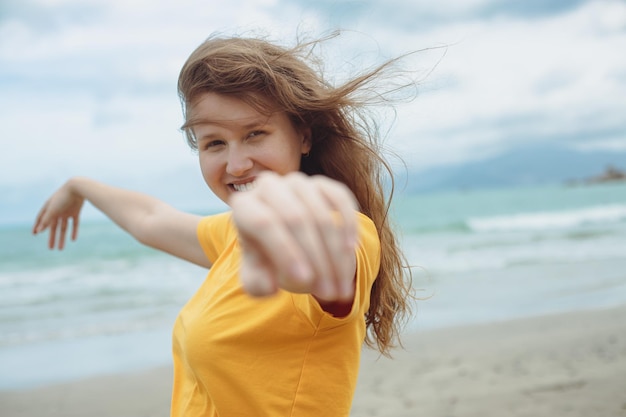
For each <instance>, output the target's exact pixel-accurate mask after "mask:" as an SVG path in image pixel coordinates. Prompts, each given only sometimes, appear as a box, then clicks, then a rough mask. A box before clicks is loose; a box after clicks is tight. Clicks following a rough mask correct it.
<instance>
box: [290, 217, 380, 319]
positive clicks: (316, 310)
mask: <svg viewBox="0 0 626 417" xmlns="http://www.w3.org/2000/svg"><path fill="white" fill-rule="evenodd" d="M358 216H359V244H358V246H357V248H356V282H355V284H356V285H355V293H354V301H353V303H352V309H351V310H350V313H349V314H348V315H347V316H345V317H340V318H337V317H333V316H332V315H330V314H329V313H327V312H325V311H324V310H323V309H322V307H321V306H320V305H319V303H318V302H317V300H316V299H315V298H314V297H313V296H312V295H310V294H292V296H293V299H294V304H295V305H296V308H297V309H298V310H300V312H301V313H302V314H303V315H304V316H305V317H306V319H307V320H310V321H311V324H312V325H313V326H315V327H320V328H327V327H334V326H338V325H341V324H343V323H345V322H347V321H350V320H353V319H354V318H357V317H360V318H362V317H363V315H364V314H365V312H366V311H367V310H368V309H369V304H370V292H371V290H372V285H373V284H374V280H375V279H376V276H378V270H379V268H380V240H379V238H378V232H377V230H376V226H374V223H373V222H372V220H371V219H370V218H369V217H367V216H365V215H364V214H362V213H359V215H358Z"/></svg>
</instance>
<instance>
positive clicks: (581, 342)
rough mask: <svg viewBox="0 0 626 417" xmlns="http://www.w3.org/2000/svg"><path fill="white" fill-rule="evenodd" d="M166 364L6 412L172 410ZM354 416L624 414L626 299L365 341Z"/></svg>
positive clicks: (9, 416) (10, 397) (25, 399)
mask: <svg viewBox="0 0 626 417" xmlns="http://www.w3.org/2000/svg"><path fill="white" fill-rule="evenodd" d="M170 374H171V369H170V368H169V367H164V368H158V369H153V370H148V371H144V372H140V373H133V374H117V375H108V376H101V377H97V378H92V379H87V380H82V381H76V382H71V383H65V384H59V385H53V386H46V387H40V388H36V389H31V390H22V391H3V392H0V410H2V413H1V414H2V416H3V417H27V416H28V417H30V416H64V417H72V416H101V417H105V416H111V417H113V416H115V417H148V416H150V417H160V416H167V415H168V407H169V396H170V387H171V385H170V384H171V382H170ZM352 416H354V417H373V416H389V417H403V416H406V417H408V416H411V417H413V416H425V417H453V416H455V417H461V416H462V417H473V416H476V417H478V416H481V417H485V416H494V417H495V416H498V417H501V416H520V417H521V416H528V417H530V416H532V417H542V416H545V417H554V416H559V417H569V416H580V417H583V416H584V417H591V416H593V417H620V416H626V306H622V307H618V308H613V309H608V310H596V311H585V312H574V313H567V314H561V315H552V316H544V317H534V318H525V319H520V320H515V321H507V322H501V323H491V324H483V325H476V326H466V327H462V328H447V329H439V330H430V331H422V332H419V333H413V334H410V335H407V336H406V337H405V349H404V350H398V351H396V352H395V354H394V359H393V360H390V359H387V358H380V357H379V356H378V355H376V354H375V352H373V351H369V350H366V351H365V353H364V355H363V366H362V369H361V375H360V378H359V384H358V387H357V392H356V395H355V399H354V403H353V411H352Z"/></svg>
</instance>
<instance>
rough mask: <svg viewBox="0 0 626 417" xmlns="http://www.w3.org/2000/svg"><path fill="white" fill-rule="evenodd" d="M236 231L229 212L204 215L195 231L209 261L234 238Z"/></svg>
mask: <svg viewBox="0 0 626 417" xmlns="http://www.w3.org/2000/svg"><path fill="white" fill-rule="evenodd" d="M236 233H237V232H236V229H235V227H234V226H233V223H232V215H231V212H225V213H220V214H216V215H213V216H207V217H204V218H203V219H202V220H200V223H199V224H198V229H197V231H196V234H197V236H198V242H200V246H202V250H203V251H204V253H205V254H206V256H207V258H208V259H209V261H211V263H214V262H215V261H216V260H217V258H218V257H219V255H220V254H221V253H222V252H223V251H224V249H225V248H226V245H227V244H228V242H229V241H230V240H231V239H235V238H236Z"/></svg>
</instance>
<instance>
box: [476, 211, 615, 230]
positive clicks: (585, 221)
mask: <svg viewBox="0 0 626 417" xmlns="http://www.w3.org/2000/svg"><path fill="white" fill-rule="evenodd" d="M623 221H626V205H619V204H614V205H606V206H596V207H589V208H584V209H578V210H566V211H554V212H535V213H519V214H513V215H505V216H493V217H479V218H471V219H469V220H468V221H467V225H468V227H469V228H470V229H471V230H472V231H474V232H513V231H536V230H554V229H571V228H575V227H579V226H584V225H590V224H595V225H597V224H611V223H619V222H623Z"/></svg>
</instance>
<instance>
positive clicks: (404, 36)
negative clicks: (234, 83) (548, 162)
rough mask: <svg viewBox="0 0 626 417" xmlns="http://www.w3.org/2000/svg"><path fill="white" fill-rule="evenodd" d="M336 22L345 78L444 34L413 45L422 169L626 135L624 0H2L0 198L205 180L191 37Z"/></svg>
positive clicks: (394, 137) (413, 149)
mask: <svg viewBox="0 0 626 417" xmlns="http://www.w3.org/2000/svg"><path fill="white" fill-rule="evenodd" d="M333 29H343V30H345V33H344V34H343V35H342V36H340V37H339V38H336V39H334V40H333V41H332V42H330V43H329V44H328V46H327V47H326V49H325V50H324V53H325V56H326V57H327V58H328V68H329V71H331V72H332V73H333V74H337V75H336V76H337V77H338V78H340V77H341V76H342V74H345V73H349V72H350V71H351V70H356V69H358V68H359V67H360V66H364V65H372V64H373V63H376V62H379V61H380V60H382V59H384V58H389V57H392V56H394V55H397V54H401V53H405V52H409V51H413V50H420V49H428V48H432V49H431V50H429V51H427V52H423V53H418V54H415V55H413V56H412V57H411V58H409V59H407V60H406V61H404V64H403V65H404V66H405V67H406V68H408V69H411V70H413V71H415V75H416V76H417V77H418V78H419V79H420V80H421V84H420V87H419V90H418V95H417V98H416V99H415V100H414V101H413V102H411V103H405V104H401V105H400V106H399V107H398V114H397V120H396V123H395V125H394V127H393V129H392V130H391V132H390V135H389V139H388V142H387V143H388V145H389V147H391V148H392V149H394V150H395V151H397V152H399V153H401V154H402V155H403V157H404V159H405V160H406V162H407V163H408V165H409V167H410V168H412V169H423V168H426V167H429V166H432V165H437V164H446V163H453V162H456V161H462V160H466V159H476V158H480V157H483V156H485V155H490V154H492V153H495V152H500V151H502V150H504V149H507V148H510V147H515V146H520V145H523V144H529V143H534V142H545V143H565V144H568V145H570V146H575V147H578V148H583V149H593V148H604V149H619V150H626V53H625V52H624V51H626V2H624V1H622V0H596V1H591V0H590V1H584V0H570V1H567V0H554V1H551V0H545V1H544V0H526V1H519V0H518V1H502V0H439V1H427V0H384V1H383V0H378V1H376V0H367V1H342V0H316V1H308V0H295V1H288V0H228V1H217V0H204V1H203V0H176V1H148V0H91V1H84V0H20V1H18V0H13V1H12V0H2V2H1V3H0V145H1V151H0V190H3V191H4V194H5V195H3V196H2V198H1V199H0V201H3V204H8V203H10V200H11V198H13V199H20V198H23V196H20V195H19V191H15V190H16V189H17V190H25V189H30V187H35V186H39V187H44V188H45V187H52V186H54V185H59V184H60V183H62V181H63V180H64V179H65V178H67V177H68V176H70V175H77V174H80V175H89V176H93V177H95V178H99V179H102V180H105V181H110V182H113V183H116V184H120V185H127V186H133V187H135V186H136V188H140V189H142V188H143V189H147V190H150V191H152V190H155V189H158V188H159V186H161V185H162V186H163V187H166V188H167V187H169V188H170V189H173V190H176V191H177V192H179V193H183V192H187V193H188V191H184V190H183V191H181V187H176V186H174V185H172V184H169V183H168V181H172V182H176V181H180V178H184V176H185V175H187V174H189V175H188V176H187V177H188V178H189V183H188V184H187V186H188V187H190V188H189V189H192V190H194V192H195V190H200V188H195V187H201V182H200V180H199V171H198V168H197V162H196V158H195V156H194V154H193V153H191V152H190V151H189V149H188V148H187V147H186V145H185V142H184V139H183V136H182V134H181V133H180V131H179V129H178V128H179V126H180V125H181V123H182V116H181V109H180V104H179V101H178V97H177V95H176V80H177V76H178V71H179V69H180V67H181V65H182V64H183V62H184V61H185V59H186V58H187V56H188V55H189V53H190V52H191V51H192V50H193V49H194V48H195V47H196V46H197V45H198V44H199V43H200V42H202V41H203V40H204V39H205V38H206V37H207V36H209V35H210V34H211V33H214V32H221V33H224V34H231V33H244V34H245V33H255V32H256V33H261V34H266V35H268V36H269V37H270V38H272V39H276V40H278V41H280V42H281V43H284V44H287V45H289V44H292V43H293V41H294V39H295V36H296V34H301V35H302V34H305V35H309V36H319V35H323V34H325V33H328V32H329V31H331V30H333ZM330 75H332V74H330ZM182 188H184V187H182ZM6 190H13V191H12V192H9V193H7V192H6ZM50 190H51V189H50ZM201 192H204V189H202V191H201ZM11 193H12V194H11ZM163 195H165V194H163ZM167 195H168V196H170V198H175V196H176V195H177V194H176V193H170V194H167ZM7 201H8V203H7Z"/></svg>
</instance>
